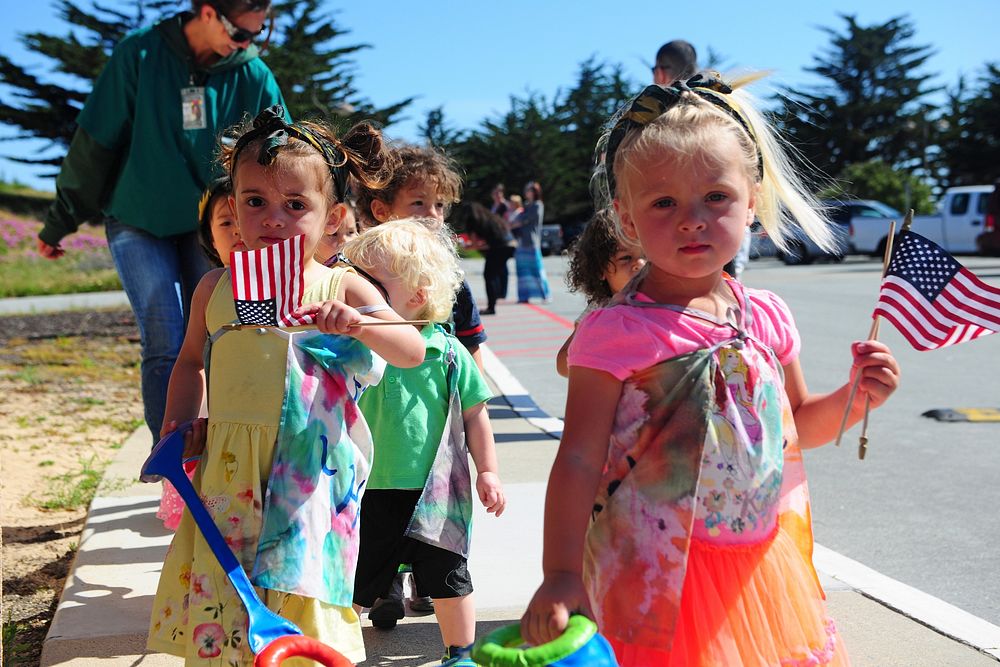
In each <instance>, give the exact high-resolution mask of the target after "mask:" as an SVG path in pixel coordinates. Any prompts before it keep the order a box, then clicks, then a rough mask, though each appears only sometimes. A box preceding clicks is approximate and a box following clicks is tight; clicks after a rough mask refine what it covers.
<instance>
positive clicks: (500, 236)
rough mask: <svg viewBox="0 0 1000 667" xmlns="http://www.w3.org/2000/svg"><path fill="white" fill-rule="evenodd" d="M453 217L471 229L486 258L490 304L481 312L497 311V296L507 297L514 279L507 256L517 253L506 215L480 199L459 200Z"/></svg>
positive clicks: (458, 224) (454, 220) (470, 234)
mask: <svg viewBox="0 0 1000 667" xmlns="http://www.w3.org/2000/svg"><path fill="white" fill-rule="evenodd" d="M452 221H453V223H454V224H455V226H456V227H457V228H458V229H465V231H466V232H468V234H469V237H470V238H471V239H472V241H473V244H474V245H475V246H477V247H479V249H480V250H481V252H482V253H483V257H484V258H485V259H486V264H485V266H484V267H483V279H484V280H485V281H486V303H487V305H486V308H485V309H484V310H480V311H479V313H480V314H481V315H493V314H495V313H496V305H497V300H498V299H504V298H506V297H507V283H508V281H509V280H510V271H509V270H508V268H507V260H509V259H510V258H511V257H513V256H514V237H513V236H512V235H511V233H510V230H509V229H508V228H507V223H506V222H505V221H504V219H503V218H501V217H500V216H499V215H498V214H495V213H492V212H490V211H489V209H487V208H486V207H485V206H483V205H482V204H479V203H477V202H471V203H462V204H459V205H458V207H456V209H455V211H454V213H452Z"/></svg>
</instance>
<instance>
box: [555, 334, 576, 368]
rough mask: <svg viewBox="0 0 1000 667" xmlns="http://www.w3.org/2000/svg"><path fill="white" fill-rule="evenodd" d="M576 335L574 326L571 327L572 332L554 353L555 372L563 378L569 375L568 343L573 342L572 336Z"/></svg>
mask: <svg viewBox="0 0 1000 667" xmlns="http://www.w3.org/2000/svg"><path fill="white" fill-rule="evenodd" d="M575 335H576V327H575V326H574V327H573V333H571V334H570V335H569V338H567V339H566V342H565V343H563V344H562V347H560V348H559V351H558V352H557V353H556V372H557V373H559V375H562V376H563V377H564V378H568V377H569V344H570V343H572V342H573V336H575Z"/></svg>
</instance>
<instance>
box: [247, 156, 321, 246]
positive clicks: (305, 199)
mask: <svg viewBox="0 0 1000 667" xmlns="http://www.w3.org/2000/svg"><path fill="white" fill-rule="evenodd" d="M279 159H280V158H279ZM325 168H326V167H325V165H324V164H323V162H322V160H321V159H320V158H319V156H318V155H317V156H316V157H315V158H313V157H309V158H304V159H296V160H287V161H286V162H285V163H283V164H280V165H277V168H273V167H272V168H267V167H264V166H262V165H259V164H257V162H255V161H254V160H251V159H245V160H242V161H241V162H240V164H239V165H238V167H237V170H236V177H235V179H234V187H235V192H234V194H233V197H232V202H233V207H234V209H235V211H236V219H237V220H238V221H239V227H240V236H241V237H242V238H243V243H245V244H246V246H247V247H248V248H250V249H251V250H259V249H260V248H265V247H267V246H269V245H274V244H275V243H280V242H281V241H284V240H285V239H290V238H292V237H294V236H298V235H299V234H305V235H306V243H305V246H306V248H305V249H306V256H307V257H312V255H313V254H314V253H315V251H316V247H317V246H318V245H319V242H320V239H321V238H322V237H323V235H324V234H326V233H327V232H328V230H329V231H332V229H333V225H334V224H336V223H335V222H334V220H333V215H332V208H333V207H331V206H330V205H329V200H328V199H327V194H326V192H325V191H324V189H325V183H324V181H323V180H322V178H321V176H322V171H321V170H322V169H325Z"/></svg>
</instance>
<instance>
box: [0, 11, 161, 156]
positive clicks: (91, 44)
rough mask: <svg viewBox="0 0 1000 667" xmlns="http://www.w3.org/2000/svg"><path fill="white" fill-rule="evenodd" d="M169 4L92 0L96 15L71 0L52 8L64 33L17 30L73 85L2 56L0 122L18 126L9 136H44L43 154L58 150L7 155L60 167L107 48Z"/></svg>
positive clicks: (30, 47) (104, 61)
mask: <svg viewBox="0 0 1000 667" xmlns="http://www.w3.org/2000/svg"><path fill="white" fill-rule="evenodd" d="M173 6H176V2H175V1H174V0H130V2H128V3H126V5H125V7H126V8H125V9H121V10H116V9H109V8H106V7H103V6H101V5H98V4H97V3H94V13H88V12H87V11H85V10H83V9H81V8H80V7H79V6H78V5H77V4H75V3H73V2H70V0H59V2H58V3H57V4H56V12H57V14H58V16H59V18H60V19H62V20H63V21H64V22H65V23H67V24H69V25H70V31H69V32H68V33H67V34H66V35H65V36H57V35H47V34H45V33H41V32H30V33H24V34H21V35H20V36H19V41H20V42H21V44H23V45H24V46H25V48H27V49H28V50H29V51H34V52H37V53H39V54H41V55H43V56H45V57H47V58H49V59H50V60H52V61H53V66H52V68H51V71H54V72H58V73H59V74H62V75H67V76H68V77H70V81H71V82H72V85H70V86H65V85H62V84H60V83H55V82H53V81H52V80H51V78H49V79H45V78H42V77H39V76H36V75H35V74H33V73H32V72H30V71H28V69H27V68H25V67H23V66H21V65H18V64H17V63H15V62H13V61H12V60H11V59H10V58H8V57H6V56H3V55H0V83H2V84H5V85H6V86H7V87H8V89H9V90H10V92H9V93H8V94H7V95H5V96H3V97H0V123H3V124H4V125H7V126H9V127H17V128H19V129H20V132H18V133H17V134H15V135H13V136H11V137H9V139H28V138H37V139H45V140H47V141H48V145H47V146H46V147H45V148H43V150H42V152H49V153H51V149H57V150H56V153H57V154H56V155H55V156H53V155H51V154H50V155H48V156H47V157H36V158H27V157H19V156H5V157H6V158H7V159H9V160H12V161H14V162H21V163H24V164H37V165H58V164H59V163H60V162H61V161H62V154H63V153H64V152H65V149H66V148H67V147H68V146H69V142H70V140H71V139H72V138H73V132H74V131H75V130H76V116H77V114H79V113H80V109H82V108H83V103H84V101H85V100H86V99H87V95H88V94H89V93H90V88H91V87H92V85H93V81H94V80H95V79H96V78H97V75H98V74H99V73H100V71H101V70H102V69H103V68H104V65H105V63H106V62H107V61H108V56H109V55H110V53H111V49H112V48H114V45H115V44H117V43H118V41H119V40H120V39H121V38H122V37H124V36H125V34H126V33H128V32H130V31H131V30H135V29H136V28H138V27H140V26H142V25H144V24H147V23H149V22H150V20H154V19H156V18H159V17H160V16H162V15H163V14H164V13H165V12H166V11H167V10H168V8H170V7H173Z"/></svg>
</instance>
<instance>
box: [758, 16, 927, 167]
mask: <svg viewBox="0 0 1000 667" xmlns="http://www.w3.org/2000/svg"><path fill="white" fill-rule="evenodd" d="M841 18H843V19H844V21H845V22H846V24H847V26H846V30H845V31H844V32H843V33H839V32H837V31H836V30H834V29H832V28H824V29H823V30H824V32H826V33H827V34H828V35H829V36H830V38H831V43H830V46H829V48H828V49H827V51H826V53H824V54H822V55H819V56H814V58H813V59H814V62H815V65H814V66H813V67H807V68H806V71H808V72H813V73H814V74H817V75H819V76H820V77H823V78H824V79H826V83H825V84H823V85H821V86H816V87H814V88H812V89H805V90H795V89H787V90H786V91H785V95H784V97H783V98H782V99H781V100H780V104H781V107H782V108H781V109H780V111H779V112H778V115H777V118H778V121H779V123H780V124H781V125H782V126H783V129H784V130H785V132H786V133H787V134H788V135H789V136H790V137H791V138H792V140H793V141H794V142H795V143H796V144H797V145H798V147H799V148H800V150H801V151H802V152H803V154H804V155H805V157H806V158H808V159H809V160H810V161H811V162H812V163H813V164H814V165H816V166H817V167H819V168H820V169H821V170H823V171H824V172H825V173H826V174H827V175H829V176H838V175H840V174H841V172H843V170H844V168H845V167H847V166H848V165H851V164H855V163H860V162H867V161H869V160H872V159H879V160H881V161H883V162H884V163H886V164H888V165H890V166H892V167H902V168H916V167H918V166H922V165H923V162H924V157H925V150H926V148H927V145H928V144H929V142H930V139H931V136H930V134H931V133H930V127H929V126H928V123H929V121H928V115H929V112H930V111H931V109H932V107H931V106H930V105H929V104H928V103H927V102H926V101H925V100H926V98H927V96H928V95H930V94H931V93H934V92H937V91H939V90H940V88H939V87H938V88H934V87H930V85H929V83H928V81H929V79H930V78H931V76H932V75H929V74H921V73H919V70H920V69H921V68H922V67H923V66H924V65H925V63H926V61H927V59H928V58H929V57H930V56H931V55H933V52H932V51H931V49H930V48H929V47H927V46H916V45H912V40H913V36H914V28H913V26H912V24H911V23H910V22H909V21H908V20H907V19H906V17H905V16H900V17H896V18H893V19H890V20H889V21H887V22H885V23H882V24H878V25H872V26H862V25H859V24H858V22H857V19H856V17H855V16H850V15H843V14H842V15H841ZM925 172H926V170H925Z"/></svg>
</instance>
